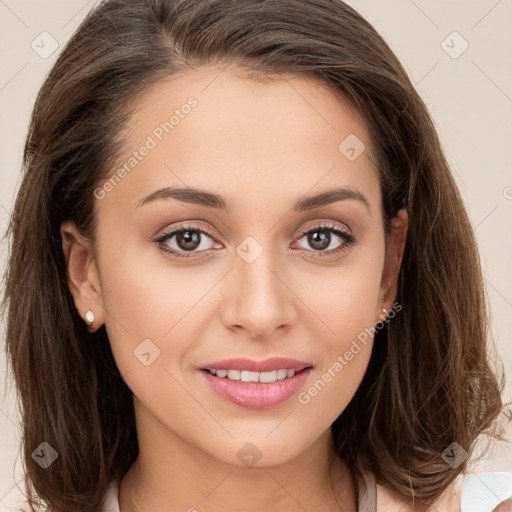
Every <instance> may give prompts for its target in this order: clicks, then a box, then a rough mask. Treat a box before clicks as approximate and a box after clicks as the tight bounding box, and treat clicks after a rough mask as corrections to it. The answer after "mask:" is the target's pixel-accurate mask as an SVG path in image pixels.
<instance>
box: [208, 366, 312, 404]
mask: <svg viewBox="0 0 512 512" xmlns="http://www.w3.org/2000/svg"><path fill="white" fill-rule="evenodd" d="M312 369H313V365H312V364H311V363H307V362H305V361H297V360H294V359H287V358H271V359H267V360H265V361H261V362H258V361H252V360H249V359H230V360H225V361H218V362H216V363H211V364H208V365H205V366H204V367H202V368H200V370H201V374H202V375H203V376H204V378H205V380H206V382H207V383H208V384H209V386H210V388H211V389H212V390H213V391H214V392H215V393H216V394H217V395H219V396H220V397H221V398H223V399H225V400H227V401H229V402H231V403H235V404H237V405H240V406H242V407H248V408H254V409H258V408H268V407H274V406H276V405H279V404H281V403H283V402H284V401H286V400H288V399H289V398H290V397H292V396H293V395H294V394H295V393H297V392H298V391H299V389H300V388H301V387H302V386H303V385H304V383H305V381H306V379H307V377H308V376H309V374H310V373H311V371H312Z"/></svg>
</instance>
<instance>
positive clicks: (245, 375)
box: [240, 370, 259, 382]
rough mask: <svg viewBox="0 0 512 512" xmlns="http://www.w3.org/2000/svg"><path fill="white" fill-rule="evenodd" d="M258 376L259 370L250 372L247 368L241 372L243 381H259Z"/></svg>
mask: <svg viewBox="0 0 512 512" xmlns="http://www.w3.org/2000/svg"><path fill="white" fill-rule="evenodd" d="M258 377H259V373H258V372H248V371H246V370H242V371H241V372H240V380H241V381H242V382H258Z"/></svg>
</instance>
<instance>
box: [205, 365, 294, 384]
mask: <svg viewBox="0 0 512 512" xmlns="http://www.w3.org/2000/svg"><path fill="white" fill-rule="evenodd" d="M208 371H209V372H210V373H211V374H212V375H216V376H217V377H220V378H224V377H227V378H228V379H229V380H240V381H242V382H262V383H266V384H268V383H272V382H276V381H278V380H283V379H287V378H289V377H293V376H294V375H295V370H288V369H286V368H280V369H279V370H272V371H271V372H251V371H248V370H215V369H210V370H208Z"/></svg>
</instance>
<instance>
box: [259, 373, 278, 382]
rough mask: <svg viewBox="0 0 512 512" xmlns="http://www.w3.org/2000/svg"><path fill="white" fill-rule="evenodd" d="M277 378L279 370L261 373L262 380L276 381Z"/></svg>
mask: <svg viewBox="0 0 512 512" xmlns="http://www.w3.org/2000/svg"><path fill="white" fill-rule="evenodd" d="M276 380H277V370H274V371H273V372H261V373H260V378H259V381H260V382H275V381H276Z"/></svg>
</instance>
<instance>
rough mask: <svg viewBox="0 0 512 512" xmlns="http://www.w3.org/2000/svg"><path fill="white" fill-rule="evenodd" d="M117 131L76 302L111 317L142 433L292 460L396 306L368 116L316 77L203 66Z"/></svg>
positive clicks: (327, 417)
mask: <svg viewBox="0 0 512 512" xmlns="http://www.w3.org/2000/svg"><path fill="white" fill-rule="evenodd" d="M172 116H174V117H172ZM126 134H127V140H126V142H125V145H124V152H123V154H122V157H121V159H120V161H119V167H118V168H116V169H113V170H112V171H113V172H116V171H118V169H121V168H123V167H124V172H123V171H118V172H117V174H116V176H117V178H115V179H113V180H111V181H110V182H109V183H110V185H108V184H107V185H105V184H100V185H99V188H98V189H96V191H95V196H96V208H97V216H98V220H99V225H98V232H97V247H96V248H97V260H96V261H92V262H91V266H90V267H89V273H88V277H87V279H88V280H89V283H90V284H91V286H90V287H84V290H90V294H89V295H87V296H85V295H84V296H82V298H79V299H78V300H77V304H79V305H80V308H81V313H82V314H84V313H85V311H87V309H89V308H91V309H92V310H93V311H94V313H95V316H96V323H95V326H96V327H98V326H99V325H101V324H102V323H105V325H106V330H107V333H108V337H109V340H110V343H111V346H112V351H113V354H114V357H115V360H116V362H117V365H118V367H119V369H120V371H121V373H122V375H123V378H124V379H125V381H126V383H127V385H128V386H129V387H130V388H131V390H132V391H133V394H134V399H135V407H136V413H137V415H138V421H139V425H138V429H139V431H140V430H141V429H142V428H143V427H142V425H144V426H145V427H144V428H147V429H149V430H151V432H152V437H151V439H154V440H155V443H156V442H158V443H161V442H162V441H161V439H160V438H159V436H164V435H165V436H167V437H166V438H167V439H175V440H180V442H185V443H186V444H187V445H189V446H191V447H192V448H194V449H198V450H200V451H202V452H204V453H206V454H209V455H211V456H213V457H214V458H216V459H219V460H222V461H225V462H228V463H232V464H237V465H239V466H240V465H243V464H247V461H248V459H247V456H248V457H249V458H251V457H252V459H254V460H255V458H259V457H261V464H263V463H265V464H276V463H279V462H284V461H286V460H289V459H291V458H292V457H294V456H296V455H298V454H299V453H300V452H303V451H304V450H306V449H307V448H308V446H310V445H311V444H312V443H313V442H314V441H315V440H317V439H319V437H320V436H321V435H322V434H325V433H326V432H327V431H328V430H329V427H330V425H331V424H332V422H333V421H334V420H335V419H336V418H337V416H338V415H339V414H340V413H341V412H342V411H343V410H344V409H345V407H346V406H347V404H348V403H349V401H350V400H351V398H352V397H353V395H354V393H355V391H356V389H357V387H358V386H359V384H360V382H361V380H362V378H363V375H364V373H365V370H366V368H367V364H368V361H369V358H370V353H371V349H372V335H371V331H369V329H371V328H372V327H373V326H375V324H376V323H377V322H378V321H379V320H380V319H381V318H382V317H383V316H382V309H381V308H383V307H385V308H390V307H391V306H392V304H393V301H394V293H395V288H394V286H395V284H394V283H395V282H396V271H397V267H398V265H399V259H398V260H397V259H396V258H395V259H393V260H391V259H389V258H388V259H386V258H385V256H386V254H385V238H384V230H383V223H382V209H381V197H380V189H379V182H378V176H377V170H376V168H375V166H374V165H373V163H372V162H374V158H373V156H372V146H371V141H370V139H369V135H368V132H367V130H366V128H365V126H364V123H362V121H361V119H360V118H359V117H358V116H357V115H355V114H354V112H352V111H351V109H350V108H349V106H348V104H347V103H345V102H343V101H342V100H341V99H340V98H338V97H336V96H334V95H333V94H332V92H330V91H329V90H327V89H326V88H325V87H324V86H321V85H319V83H317V82H314V81H310V80H308V79H304V78H287V79H285V78H284V77H281V78H279V79H276V80H273V81H265V82H257V81H254V80H250V79H248V78H246V77H244V76H243V73H242V72H240V70H239V72H238V73H233V72H232V71H231V70H229V69H227V70H224V71H222V70H221V69H220V68H216V67H202V68H199V69H196V70H194V71H187V72H186V73H183V74H181V75H179V76H177V77H174V78H173V79H172V80H169V81H167V82H165V83H161V84H159V85H158V86H156V87H154V88H152V89H151V90H150V91H148V92H147V94H145V95H144V96H143V97H142V98H140V99H139V100H138V102H137V104H136V114H135V115H134V116H133V117H132V118H131V120H130V122H129V124H128V130H127V132H126ZM183 189H189V190H188V191H184V190H183ZM335 190H337V192H336V193H333V194H332V195H325V196H323V195H322V196H319V195H321V194H325V193H327V192H329V191H335ZM317 196H319V197H321V199H320V200H319V199H317V200H315V199H312V198H314V197H317ZM180 228H186V229H185V231H186V232H185V233H182V234H179V233H178V234H173V233H172V231H173V230H177V229H180ZM399 249H400V248H399ZM399 252H400V251H399ZM397 264H398V265H397ZM84 293H85V292H84ZM365 334H366V335H365ZM363 340H364V341H363ZM273 358H284V359H286V361H283V360H273V361H272V360H270V361H268V360H269V359H273ZM239 359H244V360H245V361H237V360H239ZM229 360H231V361H229ZM233 360H234V361H233ZM260 363H261V364H260ZM213 369H216V370H220V371H219V372H218V374H217V375H213V374H212V372H210V371H209V370H213ZM290 369H295V371H296V374H295V375H293V376H291V377H289V375H291V373H292V372H284V370H290ZM228 370H230V371H229V373H228ZM258 370H259V372H258ZM279 370H281V371H279ZM285 375H286V376H287V377H286V378H283V376H285ZM236 379H242V380H236ZM276 379H277V380H276ZM256 380H257V381H258V382H257V383H256V382H254V381H256ZM245 381H249V382H245ZM262 381H265V382H262ZM272 381H275V382H272ZM139 433H140V432H139ZM248 443H252V444H248Z"/></svg>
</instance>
